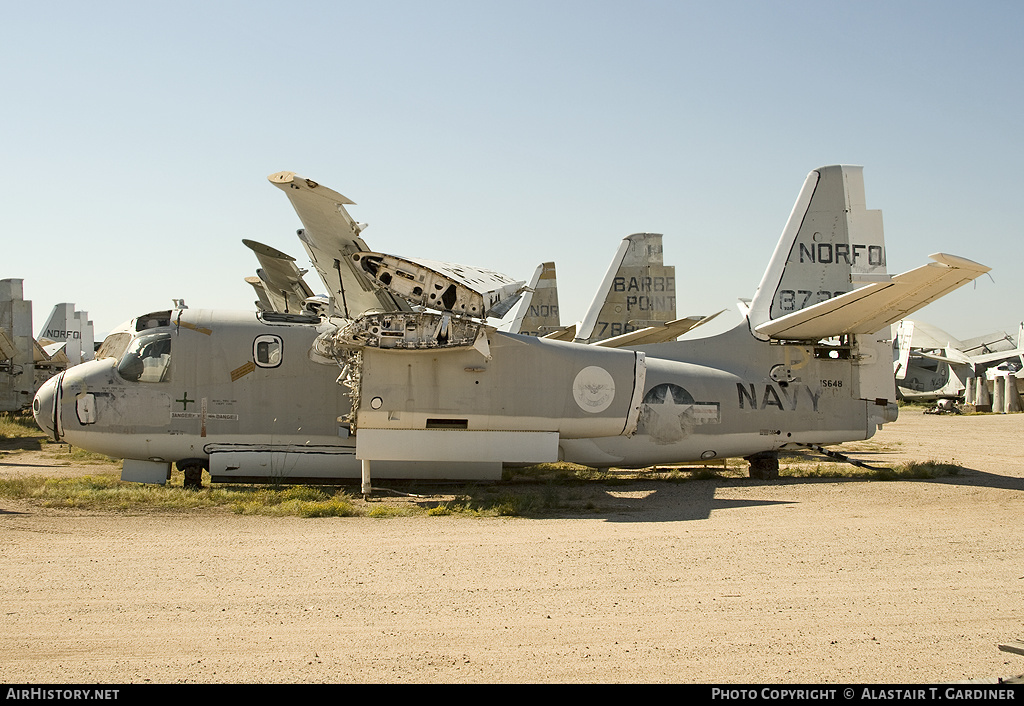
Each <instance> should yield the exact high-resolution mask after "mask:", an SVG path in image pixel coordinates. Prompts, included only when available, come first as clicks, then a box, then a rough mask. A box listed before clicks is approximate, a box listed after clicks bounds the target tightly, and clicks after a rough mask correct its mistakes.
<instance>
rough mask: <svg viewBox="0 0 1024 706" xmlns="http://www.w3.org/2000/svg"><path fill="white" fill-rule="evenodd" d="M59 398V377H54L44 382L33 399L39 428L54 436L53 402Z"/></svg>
mask: <svg viewBox="0 0 1024 706" xmlns="http://www.w3.org/2000/svg"><path fill="white" fill-rule="evenodd" d="M56 398H57V378H56V377H52V378H50V379H49V380H47V381H46V382H44V383H43V385H42V387H40V388H39V391H38V392H36V396H35V399H33V400H32V416H33V417H35V419H36V424H38V425H39V428H40V429H42V430H43V431H45V432H46V433H47V434H49V435H50V436H51V437H53V436H54V416H53V404H54V401H55V400H56Z"/></svg>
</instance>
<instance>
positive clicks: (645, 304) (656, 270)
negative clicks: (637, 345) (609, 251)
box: [574, 233, 676, 343]
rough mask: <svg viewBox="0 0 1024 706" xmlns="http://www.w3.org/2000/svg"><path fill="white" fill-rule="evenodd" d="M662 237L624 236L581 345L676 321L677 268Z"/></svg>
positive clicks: (584, 324) (583, 331)
mask: <svg viewBox="0 0 1024 706" xmlns="http://www.w3.org/2000/svg"><path fill="white" fill-rule="evenodd" d="M661 239H662V236H661V235H660V234H659V233H634V234H633V235H630V236H628V237H626V238H624V239H623V240H622V243H621V244H620V245H619V248H618V250H617V251H616V252H615V257H614V258H613V259H612V262H611V265H610V266H609V267H608V271H607V273H606V274H605V276H604V279H603V280H602V281H601V286H600V288H599V289H598V290H597V294H596V295H595V296H594V300H593V302H592V303H591V305H590V309H589V310H588V311H587V315H586V316H585V317H584V319H583V322H582V323H581V324H580V326H579V329H578V331H577V333H576V338H575V339H574V340H575V341H576V342H577V343H596V342H598V341H602V340H605V339H607V338H611V337H613V336H620V335H622V334H624V333H630V332H632V331H635V330H637V329H642V328H645V327H648V326H660V325H662V324H665V323H667V322H670V321H675V320H676V268H675V267H673V266H666V265H665V264H664V259H663V258H664V255H663V249H662V242H661Z"/></svg>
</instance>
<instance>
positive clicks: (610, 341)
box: [593, 311, 722, 348]
mask: <svg viewBox="0 0 1024 706" xmlns="http://www.w3.org/2000/svg"><path fill="white" fill-rule="evenodd" d="M721 313H722V312H721V311H719V312H718V313H716V314H712V315H711V316H687V317H686V318H685V319H676V320H675V321H669V322H667V323H664V324H660V325H658V326H648V327H647V328H642V329H640V330H638V331H630V332H629V333H624V334H622V335H621V336H615V337H614V338H606V339H605V340H603V341H598V342H597V343H595V344H593V345H595V346H603V347H605V348H621V347H623V346H643V345H648V344H651V343H664V342H666V341H674V340H676V339H677V338H679V337H680V336H682V335H683V334H684V333H686V332H687V331H692V330H693V329H695V328H697V327H698V326H703V325H704V324H706V323H707V322H709V321H711V320H712V319H714V318H715V317H716V316H718V314H721Z"/></svg>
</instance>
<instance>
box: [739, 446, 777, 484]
mask: <svg viewBox="0 0 1024 706" xmlns="http://www.w3.org/2000/svg"><path fill="white" fill-rule="evenodd" d="M745 460H746V461H748V462H749V463H750V470H749V471H748V474H749V475H750V477H751V478H757V479H758V480H775V479H777V478H778V477H779V457H778V456H777V455H775V454H773V453H764V454H754V455H753V456H747V457H746V459H745Z"/></svg>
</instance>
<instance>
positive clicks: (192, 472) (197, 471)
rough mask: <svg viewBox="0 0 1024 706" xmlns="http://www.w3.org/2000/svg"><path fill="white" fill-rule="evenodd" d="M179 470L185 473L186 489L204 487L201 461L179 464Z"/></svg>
mask: <svg viewBox="0 0 1024 706" xmlns="http://www.w3.org/2000/svg"><path fill="white" fill-rule="evenodd" d="M178 470H179V471H181V472H182V473H183V474H184V475H185V483H184V487H185V489H186V490H200V489H201V488H202V487H203V466H202V464H199V463H187V464H179V465H178Z"/></svg>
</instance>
